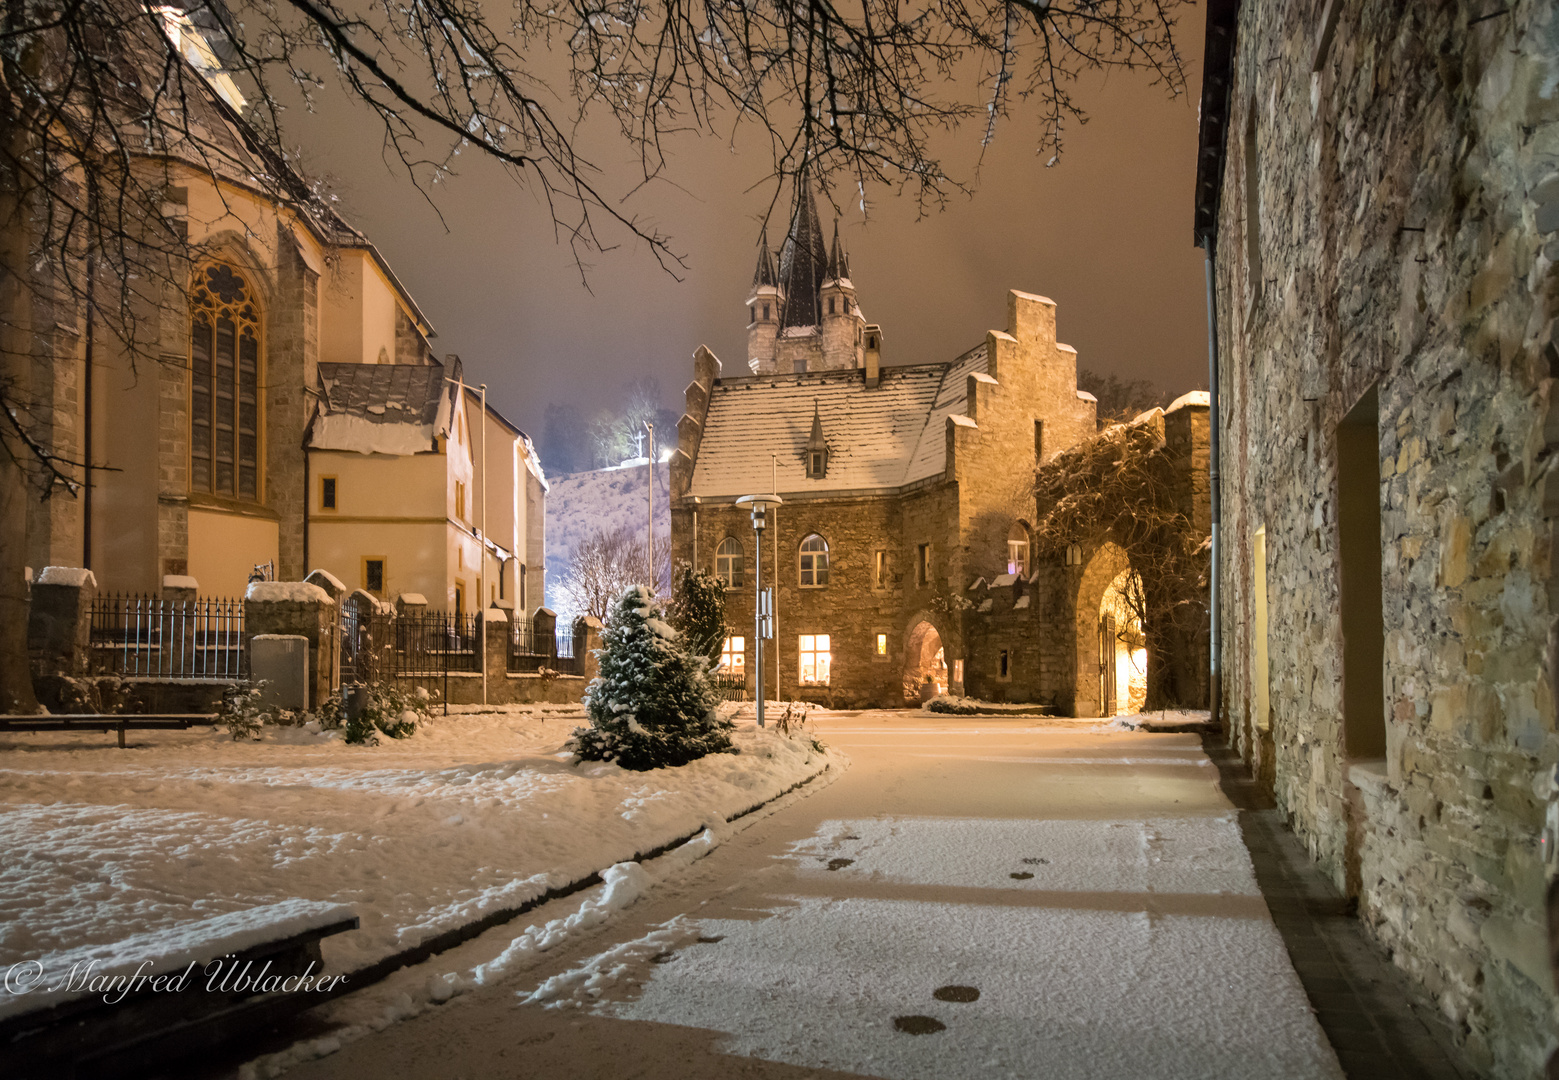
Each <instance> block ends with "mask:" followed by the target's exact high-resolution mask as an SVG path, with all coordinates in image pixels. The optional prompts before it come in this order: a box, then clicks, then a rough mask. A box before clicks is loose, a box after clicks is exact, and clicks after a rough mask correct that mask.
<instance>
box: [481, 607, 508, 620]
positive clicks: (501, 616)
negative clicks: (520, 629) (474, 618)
mask: <svg viewBox="0 0 1559 1080" xmlns="http://www.w3.org/2000/svg"><path fill="white" fill-rule="evenodd" d="M482 618H483V619H484V620H485V621H487V622H491V623H500V622H501V623H506V622H508V621H509V613H508V612H507V611H505V610H504V609H503V608H501V607H490V608H486V609H484V610H483V611H482Z"/></svg>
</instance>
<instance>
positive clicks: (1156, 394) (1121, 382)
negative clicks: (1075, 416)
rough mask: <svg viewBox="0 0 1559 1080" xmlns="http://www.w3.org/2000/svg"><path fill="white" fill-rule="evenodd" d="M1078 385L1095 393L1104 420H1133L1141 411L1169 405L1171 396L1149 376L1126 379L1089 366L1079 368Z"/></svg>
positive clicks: (1100, 418)
mask: <svg viewBox="0 0 1559 1080" xmlns="http://www.w3.org/2000/svg"><path fill="white" fill-rule="evenodd" d="M1077 388H1078V389H1079V390H1084V391H1087V392H1088V393H1090V394H1092V395H1093V396H1094V400H1096V401H1097V402H1098V403H1099V404H1098V416H1099V420H1100V422H1101V423H1105V422H1109V421H1113V420H1130V419H1132V418H1133V417H1135V416H1137V415H1138V414H1139V413H1144V412H1146V411H1147V410H1149V409H1152V408H1162V407H1163V406H1165V405H1168V404H1169V395H1168V394H1166V393H1164V391H1162V390H1160V389H1159V388H1158V387H1157V386H1155V385H1154V384H1153V382H1152V381H1151V380H1149V379H1123V378H1121V377H1120V376H1119V375H1113V374H1112V375H1100V374H1098V373H1097V372H1093V371H1089V370H1088V369H1087V368H1078V369H1077Z"/></svg>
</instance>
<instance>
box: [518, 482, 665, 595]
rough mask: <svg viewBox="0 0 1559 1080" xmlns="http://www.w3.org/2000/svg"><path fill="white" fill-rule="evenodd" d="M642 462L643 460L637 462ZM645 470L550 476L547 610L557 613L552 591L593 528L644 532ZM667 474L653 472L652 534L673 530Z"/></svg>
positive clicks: (548, 493) (662, 533)
mask: <svg viewBox="0 0 1559 1080" xmlns="http://www.w3.org/2000/svg"><path fill="white" fill-rule="evenodd" d="M638 460H639V461H641V462H642V461H643V460H644V459H643V458H639V459H638ZM648 472H649V469H648V468H647V467H646V466H645V465H642V464H640V465H620V466H618V467H617V468H615V469H596V470H594V471H592V472H578V473H566V474H564V475H562V476H556V477H549V478H548V480H549V482H550V484H551V490H550V491H548V492H547V606H548V607H550V608H552V609H553V610H554V611H556V610H558V605H557V598H556V594H555V589H556V588H557V585H558V583H559V582H561V581H562V580H563V574H564V572H565V571H566V570H567V569H568V560H569V557H570V555H572V553H573V550H574V545H575V544H577V543H578V542H579V541H581V540H583V539H584V538H585V537H587V536H589V535H590V534H591V533H592V532H594V531H595V530H596V529H605V530H607V531H610V530H613V529H618V528H621V527H622V526H624V525H629V526H632V527H634V528H636V529H641V530H642V529H643V528H644V513H645V505H644V504H645V499H646V492H645V490H644V486H645V476H646V474H647V473H648ZM670 485H671V471H670V466H669V465H668V464H666V463H662V464H660V465H657V466H656V467H655V535H656V536H665V535H666V534H667V533H668V532H669V531H670V529H671V509H670V508H671V486H670Z"/></svg>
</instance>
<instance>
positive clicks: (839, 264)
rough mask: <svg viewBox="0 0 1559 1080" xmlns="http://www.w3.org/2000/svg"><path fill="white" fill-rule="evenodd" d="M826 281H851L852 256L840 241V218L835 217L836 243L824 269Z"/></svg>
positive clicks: (830, 251) (829, 253)
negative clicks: (845, 251)
mask: <svg viewBox="0 0 1559 1080" xmlns="http://www.w3.org/2000/svg"><path fill="white" fill-rule="evenodd" d="M823 280H824V281H849V280H850V257H849V256H848V255H846V254H845V253H844V247H843V245H841V244H840V243H839V219H838V218H834V243H833V246H832V248H831V249H830V250H829V252H828V267H827V269H825V270H824V271H823Z"/></svg>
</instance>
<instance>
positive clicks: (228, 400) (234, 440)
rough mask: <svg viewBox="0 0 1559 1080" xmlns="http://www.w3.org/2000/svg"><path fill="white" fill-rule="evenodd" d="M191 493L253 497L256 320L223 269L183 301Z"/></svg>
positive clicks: (256, 476)
mask: <svg viewBox="0 0 1559 1080" xmlns="http://www.w3.org/2000/svg"><path fill="white" fill-rule="evenodd" d="M189 340H190V412H189V424H190V439H189V444H190V489H191V490H193V491H207V492H210V493H212V494H213V495H226V496H228V497H230V498H238V499H247V500H251V501H258V499H259V498H260V356H261V342H260V314H259V311H258V309H257V308H256V306H255V303H254V296H253V292H252V290H251V289H250V286H249V283H248V282H247V281H245V280H244V278H243V277H241V276H240V275H239V274H238V273H237V272H236V271H234V270H233V268H232V267H230V266H222V265H213V266H206V267H204V268H202V269H201V271H200V272H199V273H198V274H197V275H196V278H195V286H194V288H193V290H192V291H191V294H190V334H189Z"/></svg>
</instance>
